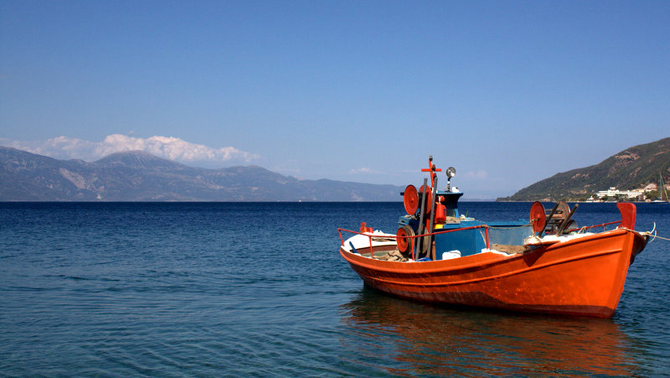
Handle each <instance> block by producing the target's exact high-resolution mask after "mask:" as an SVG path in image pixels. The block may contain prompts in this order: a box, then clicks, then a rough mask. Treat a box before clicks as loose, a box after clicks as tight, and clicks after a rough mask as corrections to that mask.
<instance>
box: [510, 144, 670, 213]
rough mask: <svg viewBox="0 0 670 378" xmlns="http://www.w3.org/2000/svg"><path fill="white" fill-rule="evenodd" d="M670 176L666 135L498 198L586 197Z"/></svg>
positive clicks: (628, 188)
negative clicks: (614, 188)
mask: <svg viewBox="0 0 670 378" xmlns="http://www.w3.org/2000/svg"><path fill="white" fill-rule="evenodd" d="M661 173H662V174H663V176H664V177H665V180H666V182H667V179H668V177H670V138H665V139H661V140H659V141H656V142H653V143H648V144H642V145H639V146H634V147H630V148H628V149H626V150H624V151H621V152H619V153H618V154H616V155H614V156H611V157H609V158H607V159H605V160H604V161H603V162H601V163H600V164H597V165H592V166H590V167H586V168H579V169H573V170H571V171H568V172H563V173H558V174H556V175H554V176H553V177H550V178H548V179H545V180H542V181H539V182H537V183H535V184H533V185H531V186H529V187H526V188H523V189H521V190H519V191H518V192H516V193H515V194H514V195H512V196H510V197H506V198H499V200H502V201H535V200H547V201H555V200H560V199H570V200H576V199H580V198H586V197H589V196H591V195H592V194H594V193H596V192H598V191H599V190H607V189H608V188H609V187H612V186H614V187H617V188H618V189H621V190H631V189H637V188H642V187H644V186H645V185H647V184H650V183H658V181H659V174H661Z"/></svg>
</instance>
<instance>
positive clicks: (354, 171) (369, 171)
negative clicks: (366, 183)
mask: <svg viewBox="0 0 670 378" xmlns="http://www.w3.org/2000/svg"><path fill="white" fill-rule="evenodd" d="M349 173H350V174H359V173H365V174H379V173H380V172H377V171H375V170H373V169H370V168H366V167H363V168H357V169H350V170H349Z"/></svg>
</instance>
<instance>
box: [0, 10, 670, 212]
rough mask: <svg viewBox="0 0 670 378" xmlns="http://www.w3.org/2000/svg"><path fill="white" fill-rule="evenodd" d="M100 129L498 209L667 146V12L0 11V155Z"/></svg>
mask: <svg viewBox="0 0 670 378" xmlns="http://www.w3.org/2000/svg"><path fill="white" fill-rule="evenodd" d="M115 134H121V135H125V136H128V137H132V138H136V139H139V140H145V139H147V138H151V137H154V136H163V137H173V138H178V139H179V140H180V141H182V142H183V143H187V147H188V146H191V147H193V146H198V147H199V148H201V149H202V148H211V149H214V150H220V149H224V148H230V147H232V148H234V149H236V151H239V152H240V153H245V154H247V155H245V156H246V159H245V160H244V162H243V163H244V164H256V165H260V166H263V167H266V168H268V169H270V170H274V171H277V172H279V173H283V174H287V175H293V176H296V177H301V178H308V179H319V178H329V179H335V180H345V181H357V182H371V183H388V184H396V185H406V184H408V183H412V184H415V185H419V184H420V183H421V181H422V177H423V176H422V174H421V173H420V172H419V169H420V168H423V167H424V166H425V165H427V162H426V160H427V157H428V155H430V154H432V155H434V157H435V159H436V163H437V165H438V167H442V168H446V167H447V166H450V165H453V166H455V167H456V169H457V171H458V174H457V176H456V178H455V179H454V183H455V184H456V185H457V186H459V187H460V189H461V190H462V191H464V192H466V198H470V199H476V198H495V197H496V196H503V195H510V194H512V193H514V192H516V191H517V190H519V189H521V188H523V187H525V186H528V185H530V184H532V183H534V182H536V181H538V180H541V179H543V178H546V177H549V176H551V175H553V174H555V173H557V172H562V171H567V170H570V169H574V168H580V167H585V166H589V165H592V164H596V163H599V162H600V161H602V160H604V159H605V158H607V157H608V156H610V155H613V154H615V153H617V152H619V151H621V150H623V149H625V148H627V147H630V146H633V145H637V144H643V143H649V142H653V141H656V140H658V139H661V138H664V137H668V136H670V1H625V2H622V1H575V2H571V1H527V2H526V1H473V2H470V1H435V2H433V1H402V2H400V1H67V0H64V1H7V0H2V1H0V139H1V140H2V142H3V144H5V145H14V146H21V144H20V143H27V142H30V143H33V144H32V145H33V146H34V145H38V144H39V143H42V142H45V141H47V140H51V139H53V138H57V137H61V136H63V137H66V138H65V139H64V140H65V141H66V142H63V143H62V144H61V145H60V146H61V147H62V148H71V146H69V145H68V144H67V142H68V141H70V140H73V141H74V142H73V143H75V144H76V143H80V144H81V143H93V144H95V143H100V142H102V141H103V140H104V139H105V138H106V137H107V136H109V135H115ZM62 141H63V139H61V142H62ZM12 143H13V144H12ZM201 163H202V162H201ZM210 163H211V164H209V165H208V164H204V163H202V164H200V165H208V166H221V167H223V166H227V165H232V164H239V163H240V162H239V159H238V160H235V159H230V160H227V159H218V160H217V161H215V162H210ZM191 165H197V164H191ZM440 179H441V180H442V182H441V183H440V186H442V184H446V180H445V177H444V176H440Z"/></svg>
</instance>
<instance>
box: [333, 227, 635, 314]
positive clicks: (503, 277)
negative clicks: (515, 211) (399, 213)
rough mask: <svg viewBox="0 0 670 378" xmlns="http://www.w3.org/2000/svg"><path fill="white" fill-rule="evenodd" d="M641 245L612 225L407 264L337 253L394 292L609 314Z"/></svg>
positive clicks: (420, 298) (374, 284) (518, 307)
mask: <svg viewBox="0 0 670 378" xmlns="http://www.w3.org/2000/svg"><path fill="white" fill-rule="evenodd" d="M645 244H646V239H645V238H644V237H643V236H641V235H640V234H639V233H637V232H635V231H630V230H624V229H620V230H614V231H608V232H603V233H599V234H594V235H590V236H584V237H581V238H578V239H574V240H570V241H565V242H562V243H557V244H553V245H551V246H541V247H537V248H534V249H533V250H531V251H529V252H526V253H523V254H514V255H504V254H499V253H492V252H484V253H480V254H476V255H471V256H466V257H461V258H457V259H451V260H440V261H429V262H410V263H407V262H393V261H383V260H376V259H371V258H369V257H365V256H366V254H369V253H370V248H369V247H368V248H363V249H360V248H359V250H358V252H359V253H361V254H356V253H351V252H349V251H348V250H347V249H345V248H343V247H342V248H340V254H341V255H342V257H344V259H345V260H347V261H348V262H349V264H350V265H351V267H352V268H353V270H354V271H355V272H356V273H358V275H359V276H360V277H361V278H362V279H363V281H364V282H365V284H366V285H367V286H369V287H371V288H373V289H377V290H379V291H382V292H385V293H388V294H391V295H395V296H398V297H401V298H406V299H412V300H418V301H426V302H436V303H446V304H452V305H463V306H476V307H487V308H495V309H502V310H512V311H524V312H542V313H549V314H566V315H578V316H591V317H599V318H609V317H611V316H612V315H613V314H614V311H615V310H616V307H617V305H618V303H619V298H620V297H621V293H622V292H623V288H624V282H625V280H626V275H627V273H628V267H629V266H630V264H631V262H632V260H633V259H634V257H635V255H637V254H638V253H639V252H640V251H642V249H643V248H644V246H645ZM375 248H387V249H388V248H389V247H388V246H381V247H373V252H374V249H375Z"/></svg>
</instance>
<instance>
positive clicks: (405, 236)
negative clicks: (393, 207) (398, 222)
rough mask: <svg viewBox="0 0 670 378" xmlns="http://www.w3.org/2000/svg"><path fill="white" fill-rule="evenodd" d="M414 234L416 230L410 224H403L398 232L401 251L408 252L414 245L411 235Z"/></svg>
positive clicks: (397, 238) (399, 249)
mask: <svg viewBox="0 0 670 378" xmlns="http://www.w3.org/2000/svg"><path fill="white" fill-rule="evenodd" d="M412 236H414V230H412V228H411V227H409V226H403V227H401V228H399V229H398V232H396V243H397V244H398V251H400V253H407V252H409V250H410V246H411V245H412V239H411V237H412Z"/></svg>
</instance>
